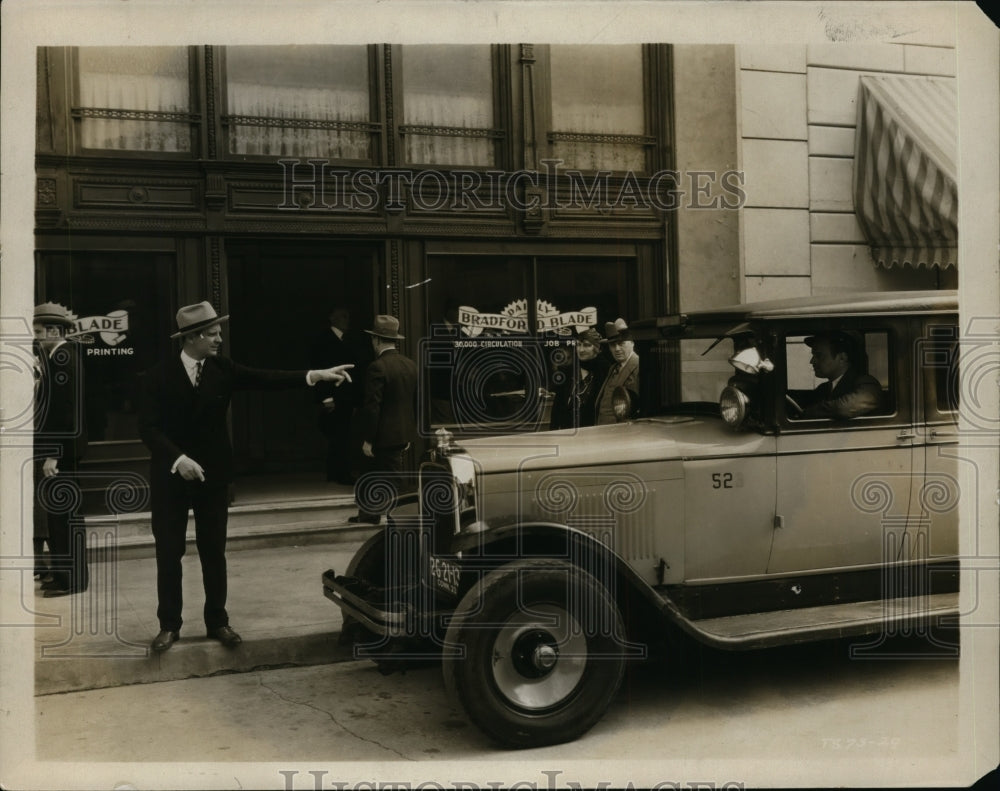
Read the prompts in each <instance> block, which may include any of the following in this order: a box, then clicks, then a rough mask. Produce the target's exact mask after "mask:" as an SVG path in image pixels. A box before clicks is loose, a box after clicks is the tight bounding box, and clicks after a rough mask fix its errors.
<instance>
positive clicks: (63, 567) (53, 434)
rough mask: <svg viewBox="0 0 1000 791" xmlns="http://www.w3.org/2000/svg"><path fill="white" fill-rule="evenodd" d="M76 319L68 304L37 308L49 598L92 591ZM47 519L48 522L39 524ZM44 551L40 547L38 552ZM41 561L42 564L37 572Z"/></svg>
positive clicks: (38, 420)
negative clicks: (82, 491)
mask: <svg viewBox="0 0 1000 791" xmlns="http://www.w3.org/2000/svg"><path fill="white" fill-rule="evenodd" d="M75 319H76V316H74V315H73V314H72V313H70V311H69V309H68V308H66V307H64V306H63V305H57V304H55V303H52V302H46V303H44V304H42V305H38V306H36V307H35V313H34V320H33V330H34V335H35V341H36V348H37V351H38V355H39V358H38V360H37V365H38V379H37V383H36V389H35V443H34V444H35V458H36V464H35V475H36V478H37V479H36V482H35V508H36V509H37V510H38V511H39V514H38V515H39V517H42V516H44V522H45V527H46V529H47V531H48V536H47V538H48V542H49V550H50V553H51V559H52V569H51V575H52V576H51V579H50V580H48V581H43V582H42V590H43V591H44V595H45V596H46V597H51V596H67V595H69V594H73V593H81V592H82V591H85V590H86V589H87V585H88V584H89V581H90V580H89V574H88V569H87V534H86V531H85V530H83V529H82V526H80V525H77V524H76V518H75V513H74V511H75V507H76V506H77V505H78V504H79V497H78V491H73V490H68V489H67V488H66V487H67V485H69V486H70V487H75V486H76V485H77V484H76V482H75V480H74V479H75V475H76V472H77V467H78V464H79V461H80V459H81V458H82V457H83V454H84V451H85V450H86V448H87V430H86V423H85V420H84V414H85V410H84V399H83V364H82V361H81V359H80V348H79V345H78V344H77V343H76V342H75V341H72V340H68V339H67V337H66V336H67V333H69V332H70V331H71V330H73V329H74V328H75V326H76V324H75ZM39 521H42V520H39ZM38 549H39V548H38V547H36V554H37V550H38ZM37 565H38V561H37V560H36V568H37Z"/></svg>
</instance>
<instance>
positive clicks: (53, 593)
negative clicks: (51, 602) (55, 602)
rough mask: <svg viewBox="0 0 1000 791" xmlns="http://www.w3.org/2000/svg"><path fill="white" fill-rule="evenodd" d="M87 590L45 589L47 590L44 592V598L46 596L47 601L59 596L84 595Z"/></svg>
mask: <svg viewBox="0 0 1000 791" xmlns="http://www.w3.org/2000/svg"><path fill="white" fill-rule="evenodd" d="M85 590H87V589H86V588H63V587H55V588H45V590H44V591H42V596H44V597H45V598H46V599H54V598H56V597H57V596H72V595H73V594H74V593H83V592H84V591H85Z"/></svg>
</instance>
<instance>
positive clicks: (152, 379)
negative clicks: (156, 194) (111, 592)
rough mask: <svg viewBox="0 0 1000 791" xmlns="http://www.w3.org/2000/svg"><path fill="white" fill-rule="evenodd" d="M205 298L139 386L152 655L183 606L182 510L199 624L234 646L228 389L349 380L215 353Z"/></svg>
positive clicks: (216, 336) (170, 639)
mask: <svg viewBox="0 0 1000 791" xmlns="http://www.w3.org/2000/svg"><path fill="white" fill-rule="evenodd" d="M228 318H229V317H228V316H218V315H217V314H216V312H215V309H214V308H213V307H212V306H211V305H210V304H209V303H208V302H201V303H199V304H197V305H188V306H186V307H183V308H181V309H180V310H179V311H178V312H177V327H178V331H177V332H176V333H174V334H173V335H171V337H172V338H183V348H182V350H181V352H180V354H176V355H172V356H171V357H170V358H168V359H167V360H165V361H163V362H161V363H160V364H159V365H157V366H155V367H154V368H152V369H151V370H149V371H148V372H147V373H146V374H145V375H144V376H143V377H142V379H143V381H142V384H141V386H140V404H139V435H140V436H141V437H142V440H143V442H145V443H146V445H147V446H148V447H149V449H150V451H151V452H152V459H151V463H150V481H149V483H150V496H151V500H152V503H151V506H152V521H153V538H154V540H155V542H156V585H157V594H158V601H159V606H158V608H157V613H156V614H157V618H158V619H159V622H160V633H159V634H158V635H157V636H156V638H155V639H154V640H153V643H152V648H153V650H154V651H165V650H166V649H168V648H170V646H171V645H173V643H174V641H176V640H178V639H179V637H180V628H181V623H182V618H181V609H182V605H183V599H182V590H181V557H182V556H183V555H184V551H185V533H186V532H187V518H188V509H191V510H193V511H194V521H195V540H196V543H197V546H198V557H199V559H200V561H201V573H202V582H203V584H204V588H205V608H204V618H205V628H206V630H207V634H208V636H209V637H211V638H214V639H216V640H219V641H220V642H221V643H222V644H223V645H225V646H227V647H230V648H231V647H235V646H237V645H239V644H240V643H241V642H242V641H241V639H240V636H239V635H238V634H237V633H236V632H235V631H234V630H233V629H232V628H231V627H230V626H229V615H228V613H227V612H226V593H227V581H226V554H225V551H226V524H227V521H228V515H229V514H228V508H229V496H228V489H229V484H230V483H231V481H232V479H233V451H232V445H231V443H230V439H229V431H228V427H227V424H226V417H227V414H228V411H229V402H230V399H231V397H232V393H233V391H234V390H237V389H250V388H274V389H278V388H292V387H305V386H306V385H309V386H312V385H314V384H316V383H317V382H320V381H331V382H339V381H349V380H350V375H349V374H348V373H347V369H348V368H350V366H337V367H334V368H328V369H325V370H317V371H269V370H262V369H255V368H248V367H246V366H243V365H240V364H239V363H235V362H233V361H232V360H229V359H227V358H225V357H221V356H219V349H220V347H221V346H222V327H221V324H222V322H224V321H226V320H227V319H228Z"/></svg>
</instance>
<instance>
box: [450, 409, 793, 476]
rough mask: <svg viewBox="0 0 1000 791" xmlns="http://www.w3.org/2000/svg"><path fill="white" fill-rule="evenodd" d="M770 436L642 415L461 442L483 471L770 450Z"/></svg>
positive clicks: (700, 420)
mask: <svg viewBox="0 0 1000 791" xmlns="http://www.w3.org/2000/svg"><path fill="white" fill-rule="evenodd" d="M773 444H774V438H773V437H768V436H762V435H760V434H757V433H753V432H734V431H732V430H730V429H729V428H728V427H726V426H725V424H724V423H723V422H722V421H721V420H720V419H718V418H705V417H690V416H684V417H668V418H646V419H643V420H635V421H631V422H629V423H617V424H614V425H607V426H592V427H588V428H581V429H578V430H576V431H543V432H537V433H530V434H510V435H503V436H498V437H483V438H480V439H471V440H465V441H462V442H460V443H459V446H460V447H461V448H462V449H464V451H465V453H466V454H467V455H468V456H470V457H471V458H473V459H474V460H475V461H476V462H477V464H478V465H479V467H480V469H481V470H482V472H484V473H500V472H513V471H517V470H543V469H562V468H578V467H607V466H611V465H616V464H641V463H643V462H655V461H667V460H671V459H691V458H703V457H712V456H721V455H737V456H741V455H756V454H760V453H767V452H773V450H768V449H769V448H771V449H773Z"/></svg>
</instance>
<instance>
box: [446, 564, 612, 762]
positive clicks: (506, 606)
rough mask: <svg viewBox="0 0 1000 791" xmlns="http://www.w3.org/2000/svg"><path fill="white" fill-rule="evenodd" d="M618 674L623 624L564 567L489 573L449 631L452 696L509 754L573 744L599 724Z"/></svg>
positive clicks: (602, 592) (606, 600)
mask: <svg viewBox="0 0 1000 791" xmlns="http://www.w3.org/2000/svg"><path fill="white" fill-rule="evenodd" d="M624 668H625V655H624V653H623V641H622V620H621V615H620V614H619V612H618V608H617V607H616V606H615V604H614V602H613V601H612V599H611V597H610V595H609V594H608V591H607V590H606V589H605V588H604V586H603V585H601V584H600V583H599V582H598V581H597V580H595V579H594V577H593V576H591V575H590V574H588V573H587V572H586V571H584V570H582V569H580V568H578V567H576V566H573V565H571V564H569V563H566V562H564V561H558V560H549V559H532V560H522V561H517V562H514V563H510V564H508V565H505V566H502V567H501V568H499V569H497V570H495V571H492V572H490V573H489V574H487V575H486V576H485V577H484V578H483V579H482V580H480V581H479V582H478V583H477V584H476V585H475V586H473V587H472V589H471V590H469V592H468V593H467V594H466V595H465V596H464V597H463V599H462V601H461V603H460V604H459V606H458V609H457V610H456V611H455V615H454V618H453V619H452V622H451V624H450V626H449V628H448V631H447V635H446V645H445V648H444V662H443V670H444V677H445V684H446V686H447V688H448V690H449V692H450V693H451V694H452V695H453V696H455V697H457V698H458V699H459V701H460V702H461V704H462V706H463V707H464V709H465V711H466V712H467V714H468V715H469V718H470V719H471V720H472V721H473V722H474V723H475V724H476V725H477V726H478V727H479V728H481V729H482V730H483V731H484V732H485V733H487V734H488V735H489V736H491V737H492V738H493V739H495V740H496V741H498V742H499V743H501V744H503V745H505V746H508V747H539V746H542V745H547V744H559V743H561V742H567V741H572V740H573V739H576V738H578V737H579V736H581V735H582V734H584V733H586V732H587V731H588V730H589V729H590V728H591V727H592V726H593V725H594V724H595V723H596V722H597V721H598V720H599V719H600V718H601V716H602V715H603V714H604V712H605V710H606V709H607V707H608V705H609V704H610V703H611V700H612V699H613V698H614V695H615V693H616V692H617V690H618V687H619V685H620V684H621V680H622V676H623V674H624Z"/></svg>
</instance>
